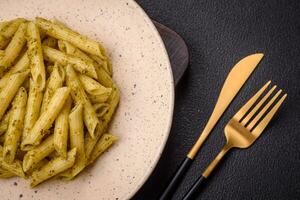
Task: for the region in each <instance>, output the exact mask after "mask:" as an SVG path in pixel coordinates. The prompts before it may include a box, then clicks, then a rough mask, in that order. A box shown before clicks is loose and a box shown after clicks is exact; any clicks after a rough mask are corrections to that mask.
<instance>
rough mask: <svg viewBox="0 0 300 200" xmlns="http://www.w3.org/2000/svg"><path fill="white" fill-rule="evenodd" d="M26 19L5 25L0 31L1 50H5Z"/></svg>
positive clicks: (19, 19)
mask: <svg viewBox="0 0 300 200" xmlns="http://www.w3.org/2000/svg"><path fill="white" fill-rule="evenodd" d="M25 21H26V20H25V19H22V18H18V19H15V20H12V21H11V22H8V23H6V24H3V25H2V27H1V30H0V49H4V48H5V47H6V45H7V44H8V43H9V41H10V39H11V38H12V37H13V36H14V34H15V32H16V31H17V30H18V28H19V26H20V24H22V23H23V22H25Z"/></svg>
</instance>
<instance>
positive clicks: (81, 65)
mask: <svg viewBox="0 0 300 200" xmlns="http://www.w3.org/2000/svg"><path fill="white" fill-rule="evenodd" d="M43 51H44V56H45V59H46V60H48V61H51V62H57V63H59V64H61V65H67V64H71V65H73V66H74V68H75V69H76V71H78V72H80V73H82V74H86V75H88V76H91V77H92V78H97V72H96V70H95V67H94V65H93V63H90V62H88V61H86V60H83V59H80V58H77V57H75V56H72V55H67V54H65V53H63V52H61V51H59V50H56V49H53V48H51V47H47V46H43Z"/></svg>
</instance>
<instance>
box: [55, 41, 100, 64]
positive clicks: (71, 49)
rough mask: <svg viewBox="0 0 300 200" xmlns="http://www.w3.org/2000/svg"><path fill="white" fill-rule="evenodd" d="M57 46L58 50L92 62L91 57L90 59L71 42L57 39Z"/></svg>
mask: <svg viewBox="0 0 300 200" xmlns="http://www.w3.org/2000/svg"><path fill="white" fill-rule="evenodd" d="M58 48H59V50H60V51H62V52H64V53H66V54H69V55H73V56H76V57H78V58H81V59H83V60H87V61H88V62H91V63H93V62H94V61H93V59H91V58H90V57H89V56H88V55H87V54H85V53H84V52H82V51H81V50H79V49H77V48H76V47H75V46H73V45H72V44H71V43H69V42H67V41H63V40H59V41H58Z"/></svg>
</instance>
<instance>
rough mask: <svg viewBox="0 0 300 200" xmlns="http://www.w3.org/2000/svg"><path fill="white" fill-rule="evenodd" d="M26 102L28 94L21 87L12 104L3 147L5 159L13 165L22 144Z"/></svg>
mask: <svg viewBox="0 0 300 200" xmlns="http://www.w3.org/2000/svg"><path fill="white" fill-rule="evenodd" d="M26 102H27V92H26V90H25V88H23V87H21V88H20V89H19V91H18V93H17V95H16V97H15V98H14V101H13V102H12V109H11V112H10V117H9V123H8V128H7V132H6V135H5V141H4V145H3V159H4V160H5V161H6V162H8V163H12V162H13V161H14V159H15V156H16V152H17V148H18V145H19V143H20V139H21V135H22V131H23V122H24V116H25V108H26Z"/></svg>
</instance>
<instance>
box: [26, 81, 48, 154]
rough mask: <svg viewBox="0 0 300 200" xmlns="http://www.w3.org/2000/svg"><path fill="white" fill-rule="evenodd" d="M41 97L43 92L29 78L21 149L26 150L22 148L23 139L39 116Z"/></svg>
mask: <svg viewBox="0 0 300 200" xmlns="http://www.w3.org/2000/svg"><path fill="white" fill-rule="evenodd" d="M42 99H43V93H42V92H41V91H39V88H38V87H37V86H36V85H35V84H34V82H33V80H32V79H30V83H29V94H28V101H27V107H26V114H25V119H24V130H23V134H22V143H21V149H22V150H26V148H24V146H23V145H22V144H23V141H24V140H25V138H26V137H27V135H28V133H29V131H30V130H31V129H32V127H33V125H34V124H35V122H36V121H37V119H38V118H39V116H40V108H41V103H42Z"/></svg>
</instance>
